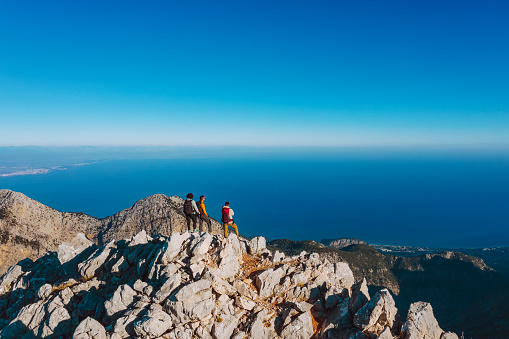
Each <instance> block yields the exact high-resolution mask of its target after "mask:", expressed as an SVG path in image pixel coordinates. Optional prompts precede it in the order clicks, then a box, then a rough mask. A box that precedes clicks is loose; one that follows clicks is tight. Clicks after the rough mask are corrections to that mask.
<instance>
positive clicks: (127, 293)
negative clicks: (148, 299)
mask: <svg viewBox="0 0 509 339" xmlns="http://www.w3.org/2000/svg"><path fill="white" fill-rule="evenodd" d="M135 296H136V291H135V290H133V289H132V288H131V287H130V286H129V285H127V284H124V285H120V286H119V287H118V288H117V289H116V291H115V293H114V294H113V296H112V297H111V298H110V299H109V300H106V302H105V303H104V307H105V309H106V314H107V315H108V316H109V317H112V316H115V315H116V314H117V313H118V312H121V311H124V310H126V309H127V308H128V307H129V306H130V305H131V304H132V303H133V302H134V297H135Z"/></svg>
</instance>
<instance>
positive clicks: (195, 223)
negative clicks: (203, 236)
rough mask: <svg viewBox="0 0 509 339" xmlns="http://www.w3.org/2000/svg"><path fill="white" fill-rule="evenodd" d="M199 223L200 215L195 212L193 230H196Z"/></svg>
mask: <svg viewBox="0 0 509 339" xmlns="http://www.w3.org/2000/svg"><path fill="white" fill-rule="evenodd" d="M197 224H198V216H197V215H196V214H193V232H194V231H195V230H196V228H197Z"/></svg>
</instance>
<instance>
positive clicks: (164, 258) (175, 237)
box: [160, 232, 191, 265]
mask: <svg viewBox="0 0 509 339" xmlns="http://www.w3.org/2000/svg"><path fill="white" fill-rule="evenodd" d="M190 236H191V234H190V233H188V232H185V233H183V234H180V233H177V232H174V233H172V235H171V237H170V240H169V241H168V240H166V242H165V243H164V245H163V254H162V255H161V259H160V260H161V262H160V263H161V264H163V265H167V264H169V263H170V262H171V261H173V259H175V257H176V256H177V255H178V254H179V253H180V249H181V247H182V244H183V243H184V241H186V240H187V239H189V237H190Z"/></svg>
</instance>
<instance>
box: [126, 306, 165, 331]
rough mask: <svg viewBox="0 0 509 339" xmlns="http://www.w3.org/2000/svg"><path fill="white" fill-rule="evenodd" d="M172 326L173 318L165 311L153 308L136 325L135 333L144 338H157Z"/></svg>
mask: <svg viewBox="0 0 509 339" xmlns="http://www.w3.org/2000/svg"><path fill="white" fill-rule="evenodd" d="M171 326H172V322H171V317H170V316H169V315H168V314H167V313H166V312H164V311H163V310H160V309H157V308H152V309H150V310H149V311H148V312H147V314H146V315H145V316H144V317H143V318H141V319H140V320H138V321H136V322H135V323H134V332H135V333H136V334H137V336H139V337H142V338H157V337H159V336H161V335H163V334H164V333H165V332H166V331H167V330H168V329H170V327H171Z"/></svg>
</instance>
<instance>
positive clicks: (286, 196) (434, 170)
mask: <svg viewBox="0 0 509 339" xmlns="http://www.w3.org/2000/svg"><path fill="white" fill-rule="evenodd" d="M0 188H8V189H12V190H15V191H19V192H22V193H24V194H26V195H28V196H29V197H31V198H33V199H35V200H38V201H40V202H42V203H44V204H46V205H49V206H51V207H53V208H55V209H57V210H60V211H66V212H84V213H87V214H90V215H92V216H96V217H105V216H108V215H112V214H114V213H116V212H118V211H120V210H122V209H124V208H127V207H129V206H131V205H132V204H133V203H134V202H136V201H137V200H139V199H142V198H145V197H147V196H149V195H152V194H156V193H162V194H166V195H178V196H181V197H184V196H185V195H186V193H188V192H192V193H194V195H195V196H199V195H202V194H203V195H206V196H207V200H206V203H207V208H208V211H209V214H211V215H212V216H213V217H215V218H219V217H220V208H221V206H222V204H223V203H224V202H225V201H230V204H231V207H232V208H233V209H234V211H235V220H236V222H237V224H238V225H239V229H240V231H241V233H243V234H245V235H247V236H252V235H264V236H266V237H268V238H272V239H277V238H289V239H293V240H304V239H313V240H321V239H323V238H338V237H356V238H360V239H363V240H366V241H368V242H369V243H373V244H396V245H414V246H441V247H485V246H508V245H509V158H508V157H506V156H456V157H445V156H439V155H422V156H404V155H403V156H392V157H380V156H369V155H365V156H342V155H334V156H324V157H319V156H313V157H307V158H304V159H303V158H297V157H286V158H278V157H277V156H268V157H263V156H255V155H253V156H247V157H236V158H234V157H233V158H228V157H223V158H220V159H210V158H209V159H204V158H201V159H140V160H111V161H105V162H99V163H93V164H89V165H85V166H81V167H73V168H70V169H67V170H57V171H53V172H50V173H48V174H42V175H29V176H14V177H3V178H0Z"/></svg>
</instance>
